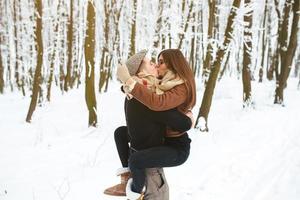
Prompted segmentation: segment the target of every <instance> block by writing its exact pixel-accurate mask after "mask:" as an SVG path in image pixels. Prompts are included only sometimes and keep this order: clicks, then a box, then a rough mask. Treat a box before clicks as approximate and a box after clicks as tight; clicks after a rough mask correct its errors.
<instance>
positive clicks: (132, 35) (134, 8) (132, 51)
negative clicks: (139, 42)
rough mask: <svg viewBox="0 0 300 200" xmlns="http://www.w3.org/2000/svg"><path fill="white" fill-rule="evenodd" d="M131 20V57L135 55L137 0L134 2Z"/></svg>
mask: <svg viewBox="0 0 300 200" xmlns="http://www.w3.org/2000/svg"><path fill="white" fill-rule="evenodd" d="M132 16H133V17H132V19H131V21H132V22H131V33H130V50H129V55H128V56H132V55H134V54H135V42H136V41H135V38H136V16H137V0H133V14H132Z"/></svg>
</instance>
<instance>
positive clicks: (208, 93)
mask: <svg viewBox="0 0 300 200" xmlns="http://www.w3.org/2000/svg"><path fill="white" fill-rule="evenodd" d="M240 4H241V0H234V1H233V4H232V8H231V11H230V14H229V17H228V21H227V26H226V29H225V35H224V41H223V44H222V46H220V47H219V48H218V51H217V57H216V59H215V60H214V62H213V63H212V67H211V73H210V75H209V79H208V82H207V85H206V88H205V91H204V94H203V98H202V103H201V107H200V110H199V113H198V116H197V119H196V123H195V125H196V126H197V125H198V122H199V120H200V117H201V118H202V119H204V121H205V125H204V127H200V130H201V131H208V126H207V119H208V114H209V111H210V107H211V103H212V97H213V93H214V89H215V86H216V81H217V78H218V73H219V71H220V66H221V63H222V60H223V57H224V55H225V53H226V51H227V48H228V46H229V43H230V41H231V39H232V32H233V22H234V19H235V17H236V15H237V10H238V8H239V7H240Z"/></svg>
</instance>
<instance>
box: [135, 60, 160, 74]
mask: <svg viewBox="0 0 300 200" xmlns="http://www.w3.org/2000/svg"><path fill="white" fill-rule="evenodd" d="M139 71H145V72H147V73H148V74H151V75H153V76H155V77H157V76H158V73H157V69H156V65H155V63H153V62H151V61H150V59H149V58H144V60H143V63H142V65H141V67H140V70H139Z"/></svg>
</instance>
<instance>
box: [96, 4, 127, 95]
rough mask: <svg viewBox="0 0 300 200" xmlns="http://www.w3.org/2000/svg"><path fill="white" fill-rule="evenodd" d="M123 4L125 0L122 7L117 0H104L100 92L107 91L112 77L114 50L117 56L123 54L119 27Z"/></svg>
mask: <svg viewBox="0 0 300 200" xmlns="http://www.w3.org/2000/svg"><path fill="white" fill-rule="evenodd" d="M123 5H124V0H122V1H121V3H120V7H118V4H117V2H116V0H113V1H112V2H111V3H109V2H107V0H104V5H103V6H104V16H105V20H104V27H103V29H104V31H103V32H104V38H103V40H104V41H103V46H102V53H101V61H100V80H99V92H103V91H104V92H106V91H107V88H108V83H109V79H110V78H111V67H112V61H113V52H115V51H116V55H117V57H120V56H121V54H120V51H121V50H120V32H119V30H118V27H119V22H120V16H121V11H122V8H123ZM111 24H113V26H111Z"/></svg>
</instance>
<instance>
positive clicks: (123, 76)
mask: <svg viewBox="0 0 300 200" xmlns="http://www.w3.org/2000/svg"><path fill="white" fill-rule="evenodd" d="M117 78H118V79H119V80H120V81H121V82H122V83H123V84H125V83H126V81H127V80H128V79H130V78H131V76H130V74H129V71H128V68H127V66H126V65H125V64H122V65H121V64H119V65H118V68H117Z"/></svg>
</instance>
